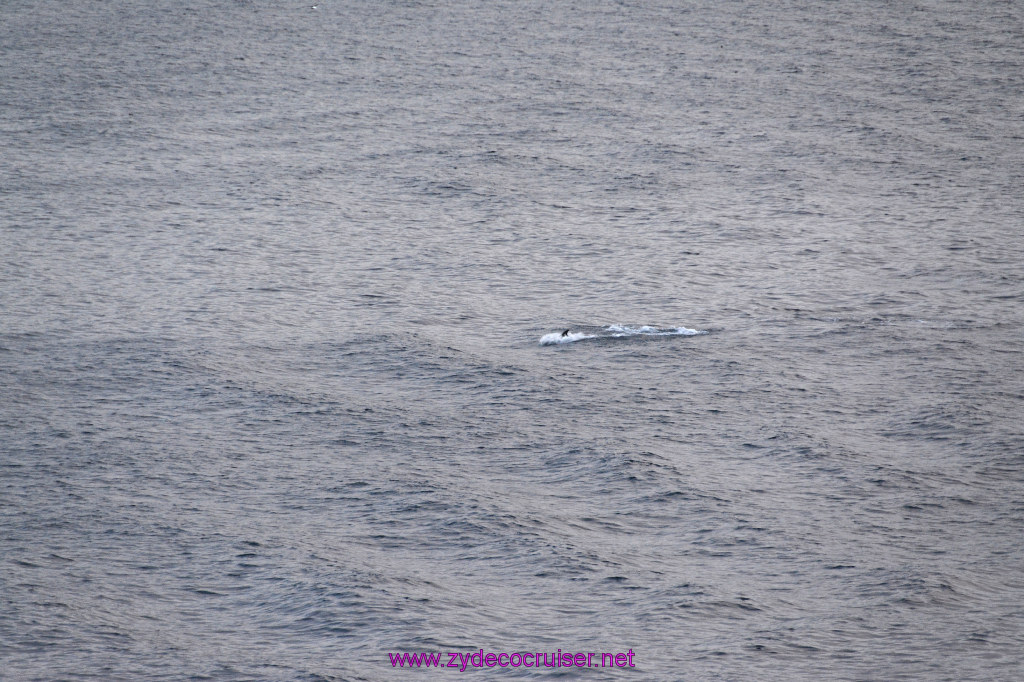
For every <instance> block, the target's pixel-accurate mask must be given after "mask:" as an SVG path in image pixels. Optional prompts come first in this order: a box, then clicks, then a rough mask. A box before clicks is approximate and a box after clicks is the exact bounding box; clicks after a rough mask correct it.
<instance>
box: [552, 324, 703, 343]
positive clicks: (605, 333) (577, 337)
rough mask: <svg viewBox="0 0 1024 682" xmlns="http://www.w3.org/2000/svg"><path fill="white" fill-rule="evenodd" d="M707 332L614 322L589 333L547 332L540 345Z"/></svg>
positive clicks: (691, 334) (689, 334)
mask: <svg viewBox="0 0 1024 682" xmlns="http://www.w3.org/2000/svg"><path fill="white" fill-rule="evenodd" d="M707 333H708V332H707V331H705V330H701V329H687V328H686V327H674V328H668V329H661V328H658V327H650V326H648V325H644V326H642V327H630V326H627V325H622V324H613V325H610V326H607V327H602V328H600V329H598V330H596V331H594V332H593V333H589V334H588V333H586V332H569V333H568V334H566V335H564V336H563V335H562V333H561V332H555V333H554V334H545V335H544V336H542V337H540V345H542V346H553V345H556V344H562V343H574V342H576V341H583V340H584V339H621V338H624V337H632V336H696V335H698V334H707Z"/></svg>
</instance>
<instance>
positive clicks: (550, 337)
mask: <svg viewBox="0 0 1024 682" xmlns="http://www.w3.org/2000/svg"><path fill="white" fill-rule="evenodd" d="M593 338H596V337H595V336H591V335H588V334H584V333H583V332H572V333H570V334H566V335H565V336H562V334H561V333H560V332H555V333H554V334H545V335H544V336H542V337H540V345H542V346H551V345H554V344H556V343H572V342H573V341H582V340H583V339H593Z"/></svg>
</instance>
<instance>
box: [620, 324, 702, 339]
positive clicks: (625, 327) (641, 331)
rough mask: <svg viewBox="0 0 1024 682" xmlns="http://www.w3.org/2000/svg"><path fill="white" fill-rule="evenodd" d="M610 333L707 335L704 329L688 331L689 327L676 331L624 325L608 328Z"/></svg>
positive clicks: (627, 334)
mask: <svg viewBox="0 0 1024 682" xmlns="http://www.w3.org/2000/svg"><path fill="white" fill-rule="evenodd" d="M608 331H610V332H612V334H611V335H612V336H615V337H621V336H638V335H645V336H696V335H697V334H707V332H706V331H704V330H702V329H688V328H687V327H676V328H675V329H659V328H658V327H651V326H650V325H646V324H645V325H643V326H641V327H630V326H629V325H624V324H613V325H610V326H609V327H608Z"/></svg>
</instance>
